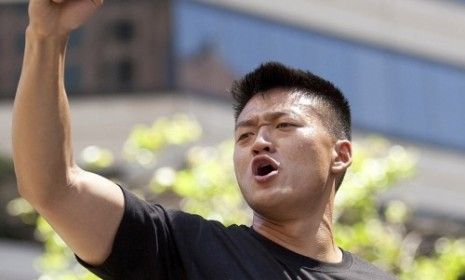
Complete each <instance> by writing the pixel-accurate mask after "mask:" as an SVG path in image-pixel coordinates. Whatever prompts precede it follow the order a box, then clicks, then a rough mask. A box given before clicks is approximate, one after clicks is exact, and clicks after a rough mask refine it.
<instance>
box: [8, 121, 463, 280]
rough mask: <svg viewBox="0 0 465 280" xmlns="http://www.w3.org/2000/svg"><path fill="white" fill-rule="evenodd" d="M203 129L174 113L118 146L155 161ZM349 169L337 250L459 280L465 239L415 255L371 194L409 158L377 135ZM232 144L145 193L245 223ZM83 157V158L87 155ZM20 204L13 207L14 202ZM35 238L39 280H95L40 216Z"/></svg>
mask: <svg viewBox="0 0 465 280" xmlns="http://www.w3.org/2000/svg"><path fill="white" fill-rule="evenodd" d="M200 132H201V129H200V127H199V125H198V124H197V123H196V122H194V121H193V120H191V119H189V118H187V117H185V116H182V115H177V116H175V117H174V118H172V119H167V118H163V119H161V120H159V121H158V122H155V123H154V124H153V125H152V126H150V127H149V126H137V127H136V128H134V130H133V132H132V133H131V135H130V136H129V137H128V141H127V143H126V145H125V148H124V151H123V152H124V154H125V156H126V158H127V159H128V160H130V161H135V162H138V163H139V164H141V165H147V164H151V163H153V161H154V159H156V155H157V152H159V151H160V150H161V149H163V148H165V147H166V146H167V145H181V144H185V143H187V142H192V141H195V140H197V139H198V137H199V136H200ZM354 147H355V148H354V150H355V155H354V163H353V165H352V167H351V169H350V171H349V172H348V174H346V178H345V181H344V183H343V185H342V186H341V188H340V190H339V191H338V193H337V195H336V215H335V221H334V222H335V225H336V226H335V231H336V240H337V244H338V245H339V246H341V247H342V248H344V249H346V250H349V251H351V252H354V253H356V254H358V255H360V256H361V257H362V258H365V259H367V260H368V261H370V262H372V263H374V264H376V265H378V266H379V267H382V268H384V269H385V270H387V271H390V272H392V273H393V274H395V275H397V276H398V277H399V278H400V279H446V280H449V279H450V280H453V279H459V277H461V276H462V275H464V273H465V241H464V240H462V239H453V238H448V237H442V238H440V239H439V240H438V241H437V242H436V246H435V249H434V251H433V252H430V254H429V255H428V256H425V255H420V254H419V252H418V250H417V249H418V244H419V241H421V235H420V234H419V233H416V232H407V231H406V228H405V226H404V223H405V221H406V220H408V218H409V215H410V210H409V209H408V208H407V206H406V205H405V204H404V203H402V202H400V201H393V202H390V203H389V205H387V206H386V208H385V209H386V210H385V211H383V212H381V211H379V207H378V206H377V204H376V197H377V195H378V194H379V193H380V192H382V191H384V190H386V189H387V188H389V187H390V186H392V184H393V183H395V182H397V181H398V180H401V179H404V178H406V177H408V176H410V175H412V174H413V172H414V166H415V160H414V157H413V156H412V154H411V153H410V152H408V151H406V150H405V149H404V148H403V147H401V146H398V145H391V144H390V143H389V142H387V141H386V140H385V139H383V138H380V137H368V138H365V139H363V140H361V141H358V142H355V143H354ZM232 150H233V144H232V142H231V141H225V142H223V143H220V144H218V145H216V146H208V147H200V146H194V147H192V148H190V149H189V150H188V152H187V154H186V162H185V167H184V168H182V169H179V170H177V169H175V168H173V167H169V166H163V167H159V168H157V169H156V170H155V172H154V175H153V178H152V179H151V181H150V182H148V183H147V185H148V188H149V189H150V191H151V192H154V193H157V194H163V193H166V192H171V193H175V194H176V195H177V196H178V197H179V198H180V205H179V207H180V208H181V209H182V210H185V211H187V212H191V213H197V214H200V215H202V216H204V217H206V218H208V219H215V220H219V221H221V222H223V223H225V224H233V223H246V224H247V223H250V219H251V211H250V209H249V208H248V207H247V205H246V204H245V203H244V201H243V199H242V196H241V194H240V191H239V189H238V187H237V186H236V180H235V177H234V170H233V164H232ZM86 152H87V153H88V154H87V155H84V157H83V158H84V159H86V160H87V162H88V167H89V168H90V169H92V170H98V169H99V168H105V167H108V166H109V165H110V164H111V163H112V161H111V158H112V157H111V155H109V152H108V151H106V150H102V149H99V148H97V147H92V148H91V150H87V151H86ZM86 152H85V153H86ZM16 203H18V202H16ZM37 232H38V235H39V236H40V238H41V240H43V242H44V244H45V253H44V255H43V256H42V257H41V258H40V260H39V262H38V267H39V268H40V270H41V272H42V273H43V275H42V277H41V278H40V280H44V279H54V280H55V279H57V280H68V279H70V280H75V279H84V280H93V279H98V278H96V276H94V275H92V274H91V273H89V272H87V271H85V270H84V269H82V268H81V267H80V266H79V265H78V264H76V262H75V261H74V258H73V254H72V253H71V252H70V251H69V250H68V249H67V248H66V246H65V244H64V243H63V241H62V240H61V239H60V238H59V237H58V236H57V235H56V234H55V233H54V232H53V230H52V229H51V228H50V226H49V225H48V224H47V223H46V222H45V220H44V219H42V218H40V217H39V218H38V220H37Z"/></svg>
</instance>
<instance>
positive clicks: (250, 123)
mask: <svg viewBox="0 0 465 280" xmlns="http://www.w3.org/2000/svg"><path fill="white" fill-rule="evenodd" d="M289 115H295V113H294V112H292V111H277V112H270V113H265V116H264V119H265V120H268V121H273V120H276V119H279V118H280V117H283V116H289ZM257 120H258V117H257V116H255V117H251V118H248V119H246V120H243V121H240V122H238V123H237V124H236V125H235V127H234V130H237V129H238V128H240V127H250V126H254V125H256V123H257Z"/></svg>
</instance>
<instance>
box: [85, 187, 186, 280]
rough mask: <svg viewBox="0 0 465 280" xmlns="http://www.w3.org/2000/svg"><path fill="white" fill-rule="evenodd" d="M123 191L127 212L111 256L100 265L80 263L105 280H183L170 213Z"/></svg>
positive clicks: (119, 228) (118, 231) (125, 211)
mask: <svg viewBox="0 0 465 280" xmlns="http://www.w3.org/2000/svg"><path fill="white" fill-rule="evenodd" d="M121 189H122V190H123V194H124V202H125V205H124V208H125V209H124V214H123V218H122V220H121V223H120V225H119V227H118V230H117V233H116V236H115V240H114V243H113V247H112V251H111V253H110V256H109V257H108V258H107V259H106V260H105V262H104V263H103V264H101V265H99V266H92V265H89V264H87V263H85V262H84V261H83V260H81V259H79V257H77V260H78V261H79V263H81V264H82V265H83V266H84V267H86V268H87V269H89V270H90V271H92V272H93V273H95V274H96V275H97V276H99V277H101V278H102V279H182V278H183V277H182V276H181V275H182V265H181V262H180V260H179V256H178V250H177V249H176V243H175V241H174V238H173V230H172V226H171V223H170V219H169V217H168V213H167V212H166V211H165V209H164V208H163V207H162V206H160V205H156V204H154V205H152V204H149V203H147V202H145V201H143V200H141V199H139V198H137V197H136V196H135V195H134V194H132V193H130V192H129V191H127V190H125V189H124V188H121Z"/></svg>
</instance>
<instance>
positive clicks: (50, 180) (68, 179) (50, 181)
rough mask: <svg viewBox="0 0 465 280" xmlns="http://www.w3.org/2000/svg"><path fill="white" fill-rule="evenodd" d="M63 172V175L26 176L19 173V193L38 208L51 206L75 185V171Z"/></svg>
mask: <svg viewBox="0 0 465 280" xmlns="http://www.w3.org/2000/svg"><path fill="white" fill-rule="evenodd" d="M63 173H64V175H62V176H60V175H59V174H51V176H25V177H24V176H19V175H17V176H16V178H17V189H18V193H19V195H20V196H21V197H22V198H24V199H25V200H27V201H28V202H29V203H30V204H31V205H32V206H33V207H34V208H35V209H36V210H39V209H42V208H46V207H50V205H53V202H54V201H57V200H59V199H60V197H61V196H62V195H63V194H64V193H65V192H68V191H69V189H70V188H71V187H72V186H73V176H72V175H71V174H74V172H72V171H67V172H63ZM29 175H30V174H29Z"/></svg>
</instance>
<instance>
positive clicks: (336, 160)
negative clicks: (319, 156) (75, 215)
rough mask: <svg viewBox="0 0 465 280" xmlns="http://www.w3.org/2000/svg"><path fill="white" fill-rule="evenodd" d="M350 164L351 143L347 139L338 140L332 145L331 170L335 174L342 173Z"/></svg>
mask: <svg viewBox="0 0 465 280" xmlns="http://www.w3.org/2000/svg"><path fill="white" fill-rule="evenodd" d="M351 164H352V143H351V142H350V141H349V140H338V141H336V143H335V144H334V147H333V162H332V165H331V171H332V172H333V173H335V174H339V173H344V172H345V171H346V170H347V168H348V167H349V166H350V165H351Z"/></svg>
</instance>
